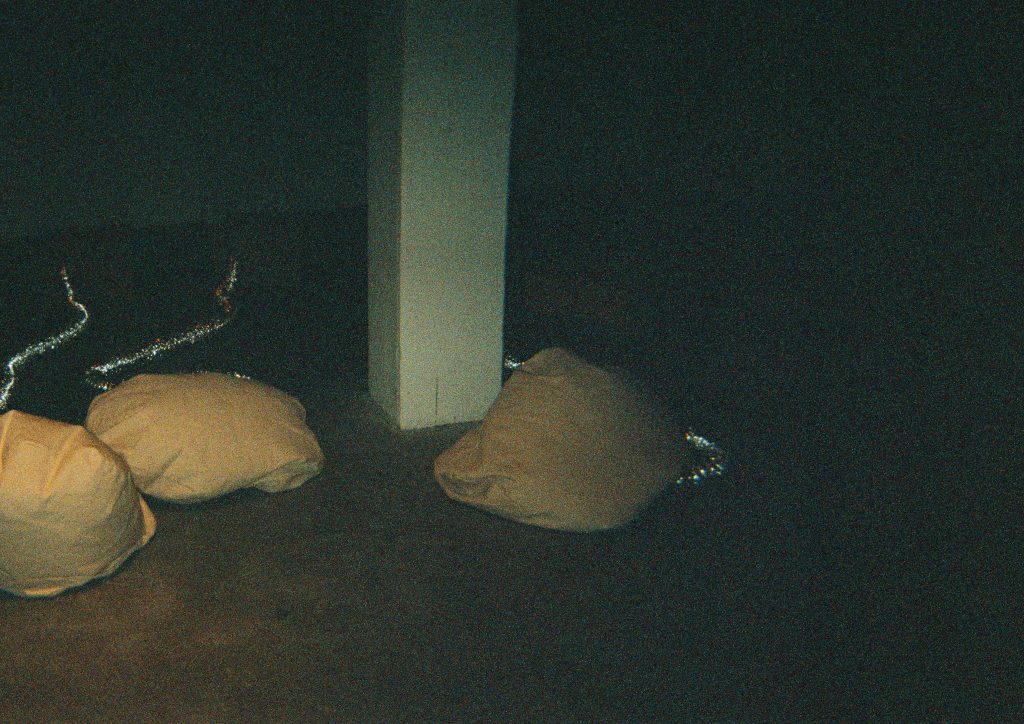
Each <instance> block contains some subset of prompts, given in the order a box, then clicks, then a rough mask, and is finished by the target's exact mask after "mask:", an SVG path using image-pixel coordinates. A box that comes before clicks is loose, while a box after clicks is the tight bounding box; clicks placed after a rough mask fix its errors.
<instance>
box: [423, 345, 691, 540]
mask: <svg viewBox="0 0 1024 724" xmlns="http://www.w3.org/2000/svg"><path fill="white" fill-rule="evenodd" d="M684 467H685V459H684V450H683V447H682V445H681V443H680V442H679V440H678V439H677V438H674V437H673V436H672V435H671V434H670V433H669V432H668V431H667V430H666V429H665V425H663V424H662V423H661V422H659V418H658V416H657V415H655V414H654V413H653V412H652V410H651V409H650V405H649V404H648V403H647V402H646V401H645V400H644V399H643V397H642V396H641V395H639V394H638V392H637V390H636V389H635V388H634V386H632V385H631V384H629V383H627V382H626V381H625V380H624V379H622V378H621V377H619V376H617V375H615V374H613V373H611V372H609V371H606V370H604V369H601V368H599V367H595V366H593V365H591V364H588V363H587V362H585V361H583V360H582V359H580V358H579V357H577V356H575V355H574V354H572V353H571V352H569V351H567V350H565V349H561V348H557V347H556V348H550V349H545V350H542V351H541V352H539V353H537V354H536V355H535V356H534V357H532V358H531V359H529V360H527V361H526V362H524V363H523V364H522V365H521V366H520V367H519V368H518V369H517V370H516V371H515V372H514V373H513V374H512V376H511V377H510V378H509V380H508V381H507V382H506V383H505V386H504V387H503V388H502V390H501V393H500V394H499V395H498V399H497V400H496V401H495V402H494V404H493V405H492V406H491V408H490V409H489V410H488V411H487V414H486V415H485V416H484V419H483V422H482V423H481V424H480V425H479V426H478V427H476V428H474V429H472V430H470V431H469V432H468V433H466V434H465V435H464V436H463V437H462V438H461V439H460V440H459V441H458V442H456V443H455V445H454V446H452V447H451V448H450V449H448V450H447V451H445V452H444V453H442V454H441V456H440V457H438V458H437V460H436V461H435V463H434V475H435V477H436V479H437V481H438V483H439V484H440V485H441V487H442V488H444V490H445V492H446V493H447V494H448V495H449V496H450V497H451V498H453V499H455V500H459V501H461V502H464V503H468V504H470V505H473V506H476V507H479V508H483V509H484V510H488V511H490V512H492V513H495V514H497V515H500V516H502V517H506V518H511V519H513V520H517V521H519V522H521V523H528V524H531V525H536V526H541V527H545V528H558V529H562V530H571V531H594V530H602V529H607V528H614V527H616V526H620V525H622V524H624V523H627V522H629V521H630V520H632V519H633V518H634V517H635V516H636V515H637V514H638V513H639V512H640V510H641V509H642V508H643V507H644V506H646V505H647V504H648V503H649V502H650V501H651V500H653V498H654V497H656V496H657V495H658V494H659V493H661V492H662V491H663V490H664V489H665V488H666V487H667V486H668V485H669V484H671V483H673V482H674V481H675V480H676V479H677V478H678V477H679V475H680V474H681V473H682V472H683V470H684Z"/></svg>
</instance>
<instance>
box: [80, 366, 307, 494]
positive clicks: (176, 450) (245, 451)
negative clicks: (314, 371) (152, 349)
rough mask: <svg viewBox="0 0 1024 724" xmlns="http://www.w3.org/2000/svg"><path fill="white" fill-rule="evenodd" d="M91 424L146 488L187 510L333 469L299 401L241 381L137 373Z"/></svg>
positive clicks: (97, 403) (92, 414)
mask: <svg viewBox="0 0 1024 724" xmlns="http://www.w3.org/2000/svg"><path fill="white" fill-rule="evenodd" d="M85 426H86V427H87V428H88V429H89V430H91V431H92V432H93V433H95V434H96V436H97V437H99V438H100V439H101V440H103V442H105V443H106V444H107V445H109V446H110V447H111V448H112V449H113V450H114V451H116V452H117V453H118V454H119V455H121V456H122V457H123V458H124V459H125V461H126V462H127V463H128V467H129V468H130V469H131V471H132V477H133V478H134V480H135V485H136V487H138V489H139V490H141V491H142V492H143V493H145V494H146V495H152V496H154V497H156V498H161V499H163V500H170V501H174V502H178V503H193V502H198V501H203V500H208V499H210V498H215V497H217V496H220V495H224V494H226V493H230V492H232V491H235V490H239V489H241V488H258V489H260V490H263V491H264V492H267V493H278V492H282V491H285V490H291V489H292V488H297V487H299V486H300V485H302V484H303V483H304V482H306V481H307V480H308V479H309V478H311V477H313V476H314V475H317V474H319V473H320V472H321V470H323V465H324V454H323V452H322V451H321V449H320V445H319V443H318V442H317V439H316V436H315V435H314V434H313V431H312V430H310V429H309V427H308V426H307V425H306V410H305V409H304V408H303V407H302V405H301V404H300V403H299V401H298V400H296V399H295V398H294V397H291V396H290V395H287V394H286V393H284V392H282V391H280V390H278V389H275V388H273V387H269V386H268V385H264V384H262V383H260V382H256V381H255V380H250V379H246V378H241V377H235V376H233V375H225V374H219V373H213V372H201V373H196V374H174V375H156V374H144V375H138V376H136V377H133V378H131V379H130V380H127V381H125V382H122V383H121V384H119V385H118V386H117V387H115V388H113V389H112V390H109V391H107V392H104V393H103V394H101V395H99V396H98V397H96V398H95V399H94V400H93V401H92V404H91V405H89V412H88V415H87V416H86V419H85Z"/></svg>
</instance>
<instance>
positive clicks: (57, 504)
mask: <svg viewBox="0 0 1024 724" xmlns="http://www.w3.org/2000/svg"><path fill="white" fill-rule="evenodd" d="M155 530H156V521H155V520H154V518H153V514H152V513H151V512H150V510H149V507H148V506H147V505H146V503H145V501H143V500H142V498H141V497H140V496H139V493H138V491H137V490H136V489H135V488H134V487H133V486H132V483H131V476H130V473H129V471H128V467H127V466H126V465H125V463H124V461H123V460H122V459H121V458H120V457H118V455H117V454H115V453H114V452H113V451H112V450H110V448H108V447H107V446H106V445H104V444H103V443H102V442H100V440H98V439H97V438H96V437H95V436H94V435H93V434H92V433H90V432H89V431H88V430H86V429H85V428H84V427H81V426H79V425H69V424H67V423H63V422H56V421H54V420H48V419H46V418H43V417H36V416H35V415H29V414H26V413H23V412H18V411H16V410H11V411H10V412H7V413H5V414H3V415H0V588H2V589H3V590H5V591H9V592H11V593H14V594H17V595H20V596H50V595H54V594H57V593H60V592H62V591H64V590H66V589H69V588H74V587H76V586H80V585H82V584H84V583H87V582H89V581H91V580H93V579H95V578H100V577H102V576H106V575H109V574H111V573H113V572H114V571H115V570H117V568H118V567H119V566H120V565H121V564H122V563H124V561H125V560H126V559H127V558H128V556H130V555H131V554H132V553H134V552H135V551H136V550H138V549H139V548H141V547H142V546H144V545H145V544H146V543H147V542H148V541H149V539H150V538H152V537H153V532H154V531H155Z"/></svg>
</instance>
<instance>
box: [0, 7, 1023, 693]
mask: <svg viewBox="0 0 1024 724" xmlns="http://www.w3.org/2000/svg"><path fill="white" fill-rule="evenodd" d="M363 5H364V4H363V3H351V4H346V3H320V4H312V5H309V4H300V3H281V2H278V3H261V4H252V3H233V2H225V3H158V2H139V3H130V2H123V1H117V2H83V3H75V4H70V3H47V2H32V3H28V2H20V3H19V2H15V3H11V2H5V3H0V33H2V42H0V62H2V65H0V98H2V106H0V128H2V129H3V132H4V133H3V141H2V143H0V236H2V239H3V252H4V257H3V266H2V273H3V279H4V280H5V281H4V283H3V285H2V286H0V315H2V317H3V320H4V322H3V323H4V328H3V329H4V332H3V334H2V335H0V352H2V354H3V355H4V356H7V355H9V354H12V353H14V352H16V351H18V350H20V349H22V348H23V347H24V346H26V345H27V344H28V343H30V342H32V341H35V340H37V339H38V338H39V337H40V336H41V335H42V334H45V333H47V332H48V331H49V330H55V329H57V328H59V327H60V326H61V324H64V323H66V322H67V321H69V319H70V318H71V317H69V315H68V313H67V310H66V308H64V307H62V306H61V304H60V301H59V300H60V295H61V293H62V289H61V286H60V282H59V279H58V277H57V276H56V270H57V268H59V266H60V264H62V263H67V264H69V267H70V269H71V271H72V272H73V275H74V276H73V281H74V282H75V284H76V288H77V289H78V290H79V296H80V298H81V299H82V301H84V302H86V303H87V304H88V306H89V308H90V310H92V311H93V313H94V324H93V326H92V328H91V329H90V330H89V332H88V333H87V334H86V335H83V338H82V339H80V340H77V341H76V342H75V343H72V344H70V345H68V346H67V347H66V348H65V349H63V350H61V351H60V352H54V353H51V354H50V355H47V356H46V357H44V358H42V359H40V360H38V361H37V362H36V363H34V364H33V365H32V366H31V367H30V368H26V371H25V372H24V373H23V375H22V378H21V381H20V383H19V386H18V388H16V393H15V396H14V398H13V399H12V406H15V407H18V408H19V409H23V410H26V411H29V412H37V413H39V414H47V415H50V416H53V417H58V418H61V419H67V420H69V421H74V422H78V421H80V420H81V417H82V416H83V415H84V410H85V407H86V406H87V404H88V401H89V399H90V398H91V396H92V394H93V393H92V392H91V391H90V390H89V389H88V388H86V387H84V386H83V385H82V384H81V382H80V373H79V371H80V370H82V369H84V368H85V366H87V365H88V364H89V363H91V362H95V361H99V360H100V359H106V358H109V357H110V356H113V355H116V354H123V353H125V352H130V351H133V350H134V349H136V348H138V346H140V345H141V344H143V343H145V342H146V341H147V340H150V339H152V337H153V336H154V335H156V334H164V335H166V334H167V333H168V331H169V330H170V331H172V332H173V331H176V330H178V329H181V328H183V327H187V326H188V325H189V324H192V323H194V322H195V321H197V320H199V319H203V318H215V317H216V316H217V313H218V308H217V306H216V304H215V303H214V301H213V297H212V290H213V288H214V287H215V286H216V284H217V282H218V280H219V277H220V275H221V274H222V273H223V269H224V267H225V264H226V259H227V257H228V256H229V255H230V254H235V255H236V256H237V257H238V258H239V259H240V261H241V269H240V274H241V279H240V284H239V291H238V294H237V295H236V298H237V302H238V306H239V317H238V319H237V320H236V321H235V322H233V323H232V325H231V326H230V327H228V328H225V330H223V331H222V332H221V333H218V334H217V335H216V336H215V337H211V338H210V339H209V340H207V341H206V342H204V343H201V344H199V345H196V346H194V347H191V348H189V349H186V350H183V351H181V352H179V353H177V354H174V355H168V356H167V357H166V358H164V359H163V360H160V361H159V362H157V363H154V364H153V365H150V366H149V367H148V369H161V370H175V369H195V368H223V369H235V370H238V371H242V372H245V373H249V374H252V375H253V376H257V377H259V378H260V379H264V380H266V381H268V382H271V383H273V384H277V385H279V386H281V387H283V388H285V389H288V390H290V391H294V392H296V393H302V391H303V390H306V389H309V388H310V386H311V384H312V381H314V380H316V379H318V378H322V377H323V376H341V377H343V378H345V379H352V380H353V383H354V384H357V383H358V381H359V380H360V379H361V375H363V374H364V373H365V364H366V360H365V278H364V277H363V275H364V273H365V184H364V176H365V149H364V141H365V122H366V119H365V107H366V100H365V71H366V53H365V33H366V26H367V23H366V17H365V12H366V11H365V8H364V7H363ZM519 20H520V25H519V55H518V68H517V75H518V80H517V87H516V99H515V110H514V116H513V139H512V141H513V142H512V159H511V173H510V189H509V234H508V246H507V254H508V276H507V325H508V330H507V343H508V345H509V347H510V349H513V350H514V351H516V352H523V353H528V352H529V351H531V350H533V349H535V348H537V347H539V346H541V345H543V344H550V343H562V344H568V345H570V346H573V347H575V348H577V349H578V350H579V351H580V352H581V353H584V354H586V355H590V356H592V357H594V358H596V359H599V360H600V361H606V360H607V361H614V362H616V363H622V364H626V365H627V366H630V367H631V368H633V369H634V370H635V371H636V372H637V373H638V374H640V375H641V376H643V377H644V378H645V379H646V381H647V382H648V383H649V384H650V385H651V386H652V389H653V390H654V391H655V392H656V393H657V395H658V396H659V398H660V399H662V400H663V401H665V402H666V404H668V405H669V406H671V407H673V408H674V409H676V410H677V412H678V414H679V417H680V419H681V420H682V421H686V422H692V423H693V424H695V425H696V426H697V427H698V429H700V430H702V431H704V432H705V433H707V434H708V435H709V436H710V437H712V438H714V439H715V440H716V441H718V442H719V443H720V444H721V445H722V446H723V447H725V448H726V449H728V450H729V451H730V452H731V453H732V454H733V457H734V459H735V460H736V461H737V462H736V464H737V465H739V466H741V467H743V468H744V469H745V470H747V471H748V472H749V473H750V474H752V475H754V477H755V478H756V479H757V480H760V481H761V484H763V485H764V486H765V489H766V490H767V491H770V494H771V495H773V496H776V497H777V498H779V499H782V500H785V501H786V502H787V504H788V507H787V506H783V508H785V509H788V510H793V511H796V512H795V513H793V520H794V522H793V525H794V526H800V525H803V526H804V528H803V530H802V532H801V535H804V536H807V537H808V538H810V539H815V540H817V544H818V545H820V546H821V547H822V548H823V549H826V550H828V551H831V554H832V555H834V557H835V560H836V561H837V567H838V568H840V569H841V568H843V567H844V566H847V567H848V568H849V573H850V575H849V576H848V577H847V578H846V579H845V580H844V583H843V586H844V587H845V589H846V590H849V591H851V596H854V595H866V596H867V598H868V599H870V600H871V601H873V603H871V604H866V610H867V611H870V612H871V613H870V615H868V620H870V621H873V622H874V623H875V624H876V626H875V628H874V629H872V630H873V632H874V633H873V634H872V635H873V636H875V638H870V637H869V638H870V640H871V641H876V642H877V641H882V640H884V639H886V638H887V637H892V636H894V635H897V634H899V635H905V636H906V637H909V638H910V639H915V637H920V640H921V646H922V647H923V648H924V649H926V650H927V651H928V656H927V659H928V661H931V662H932V665H933V666H934V667H938V669H940V670H941V671H942V673H944V674H948V675H949V676H950V677H952V678H955V677H956V676H957V674H958V672H959V673H962V672H963V671H965V670H968V669H970V670H971V671H981V670H986V671H987V672H988V673H987V674H986V676H987V677H988V678H987V680H986V681H987V683H986V682H983V681H980V680H977V681H976V680H975V679H971V678H970V677H969V676H968V677H967V679H968V683H972V682H973V683H974V684H977V689H976V691H982V690H984V691H987V692H988V694H987V696H990V697H998V687H997V688H995V689H993V686H994V683H993V682H996V681H999V680H1000V679H999V675H1000V672H1004V671H1005V667H1006V666H1007V664H1006V662H1005V659H999V657H997V656H995V655H994V654H993V653H992V651H993V650H994V648H995V644H996V642H997V641H998V640H1000V639H1001V638H1004V637H1005V634H1006V632H1007V630H1008V629H999V628H998V627H996V625H995V623H994V622H995V621H997V620H1004V619H1001V618H1000V617H1001V616H1004V615H1005V614H1006V612H1007V608H1006V606H1007V603H1006V602H1007V601H1008V600H1009V598H1008V593H1007V592H1008V591H1009V590H1010V585H1009V579H1008V578H1006V577H1005V576H1003V575H1002V574H1001V573H1000V572H999V571H1000V570H1001V567H1000V565H999V563H1000V562H1001V558H1000V557H1001V556H1008V555H1009V553H1008V551H1009V546H1010V542H1009V536H1008V533H1007V531H1008V530H1009V528H1010V522H1011V513H1010V512H1009V511H1011V510H1012V508H1011V507H1009V503H1008V500H1009V493H1008V492H1007V491H1009V490H1011V489H1012V488H1011V486H1012V485H1013V484H1014V481H1016V483H1019V480H1020V478H1019V473H1020V470H1019V467H1020V466H1019V462H1018V461H1019V460H1020V459H1021V457H1022V456H1021V455H1020V452H1019V440H1020V429H1021V428H1020V416H1019V415H1020V412H1019V411H1020V404H1021V399H1022V394H1021V391H1022V384H1021V376H1020V364H1019V357H1020V349H1021V344H1022V335H1021V331H1020V329H1021V325H1020V323H1019V322H1020V304H1019V302H1020V293H1019V283H1020V274H1021V271H1022V269H1021V266H1022V264H1021V258H1022V255H1021V253H1020V244H1021V239H1022V238H1024V233H1022V232H1024V228H1022V226H1024V222H1022V220H1024V198H1022V193H1021V188H1022V183H1024V178H1022V165H1021V162H1022V150H1021V149H1022V145H1021V144H1022V142H1024V128H1022V125H1024V120H1022V119H1024V103H1022V100H1024V99H1022V87H1024V83H1022V81H1021V79H1022V78H1024V66H1022V57H1024V51H1022V43H1024V40H1022V39H1024V33H1022V28H1024V25H1022V18H1021V13H1020V8H1019V5H1017V4H1014V3H1006V4H1005V5H1002V6H1001V5H999V4H991V5H984V6H982V5H980V4H974V3H953V2H949V3H946V2H936V3H927V4H902V3H882V4H877V5H876V4H862V3H844V2H829V3H781V2H780V3H772V2H739V3H675V2H673V3H655V2H649V3H622V2H586V3H583V2H540V1H536V0H523V1H522V2H521V3H520V7H519ZM766 494H767V493H766ZM801 521H803V522H802V523H801ZM982 584H985V585H982ZM986 586H989V588H986ZM982 589H984V590H986V591H994V593H984V594H982V593H980V591H981V590H982ZM883 601H884V602H885V603H884V604H883V603H880V602H883ZM936 621H942V622H944V623H943V624H942V625H941V626H939V627H938V629H937V630H939V631H940V633H939V634H938V635H937V637H936V638H929V637H926V636H925V634H924V633H923V632H924V631H926V630H927V631H933V629H934V628H935V622H936ZM893 627H895V629H894V628H893ZM894 630H896V631H897V633H894ZM965 638H966V640H968V641H969V642H970V643H969V644H968V645H967V647H966V650H965V649H961V648H959V642H961V641H962V640H963V639H965ZM915 640H916V639H915ZM926 641H927V643H926ZM954 641H956V642H958V643H957V644H956V647H957V648H956V654H955V656H954V655H953V653H952V652H953V647H954V643H953V642H954ZM965 654H969V655H965ZM972 664H977V665H978V666H977V667H976V668H971V665H972ZM926 668H927V667H926ZM932 673H933V674H934V671H932ZM993 692H995V693H993Z"/></svg>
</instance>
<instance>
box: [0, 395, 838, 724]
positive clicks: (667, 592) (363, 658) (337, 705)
mask: <svg viewBox="0 0 1024 724" xmlns="http://www.w3.org/2000/svg"><path fill="white" fill-rule="evenodd" d="M307 404H308V407H309V408H310V424H311V426H312V427H313V428H314V430H315V431H316V432H317V434H318V435H319V437H320V440H321V442H322V445H323V447H324V450H325V452H326V454H327V467H326V470H325V472H324V473H323V475H321V476H320V477H318V478H315V479H313V480H311V481H309V482H308V483H307V484H306V485H304V486H303V487H301V488H299V489H298V490H295V491H292V492H289V493H284V494H279V495H265V494H262V493H241V494H235V495H232V496H228V497H226V498H223V499H220V500H218V501H213V502H211V503H208V504H204V505H198V506H171V505H166V504H164V505H160V504H157V505H155V506H154V510H155V513H156V515H157V520H158V529H157V534H156V536H155V537H154V539H153V540H152V541H151V542H150V544H149V545H148V546H147V547H146V548H144V549H143V550H142V551H140V552H139V553H138V554H137V555H136V556H135V557H134V558H133V559H132V560H131V561H129V563H128V564H127V565H126V566H125V567H124V568H123V569H122V570H121V571H120V572H119V573H118V574H116V575H115V576H113V577H112V578H110V579H108V580H106V581H102V582H100V583H97V584H94V585H91V586H89V587H86V588H84V589H82V590H79V591H75V592H72V593H70V594H67V595H64V596H60V597H57V598H54V599H49V600H21V599H17V598H14V597H6V596H5V597H0V641H2V642H3V649H4V651H5V654H4V656H3V657H0V692H2V693H0V697H2V698H0V720H3V721H62V720H73V721H174V722H213V721H303V722H306V721H538V720H542V721H548V720H550V721H630V720H671V719H677V718H679V717H687V718H693V717H698V716H699V717H712V718H719V717H723V716H730V717H731V716H741V717H749V716H762V715H772V714H773V713H774V714H778V713H781V712H786V711H789V712H799V711H801V710H803V711H805V712H807V711H814V710H815V709H817V707H819V706H822V705H824V704H827V702H825V701H823V700H822V699H820V696H821V695H822V693H823V689H822V687H821V686H820V685H818V684H815V683H814V682H811V681H808V679H807V677H808V676H811V677H821V676H825V671H824V669H823V668H822V667H821V666H820V665H819V663H818V662H817V661H816V655H815V654H814V652H813V647H808V641H812V640H813V639H814V638H815V631H814V628H815V626H816V624H815V618H816V617H815V616H814V615H813V612H811V611H809V610H807V609H805V608H804V609H803V610H802V606H804V605H806V603H807V602H808V600H809V599H808V598H807V597H806V596H805V597H800V596H794V595H793V592H794V591H796V590H798V589H800V588H801V587H802V586H803V585H804V584H805V583H806V582H807V581H809V580H811V579H812V578H813V577H811V576H808V575H807V570H806V569H802V568H801V566H802V565H804V564H802V563H800V561H799V560H798V558H799V556H798V555H797V554H795V553H794V552H793V551H792V550H787V549H786V546H785V545H783V544H781V543H779V541H776V542H775V543H772V542H771V541H766V540H763V539H762V540H759V541H758V540H754V538H752V537H751V536H750V535H749V531H748V533H745V534H741V535H738V536H736V535H733V534H728V535H723V534H722V531H725V530H729V529H730V524H729V523H728V522H727V523H726V525H724V526H723V525H722V522H723V519H722V513H723V511H724V508H723V507H718V508H715V506H713V505H711V506H708V505H706V504H705V505H704V506H703V507H702V506H701V504H700V500H699V498H694V499H686V498H683V497H674V498H673V497H668V498H665V499H663V500H659V501H658V502H657V503H656V504H655V506H654V507H653V508H652V509H651V510H650V511H649V512H648V514H647V515H646V516H645V517H644V518H643V519H641V521H639V522H638V523H637V524H636V525H633V526H630V527H628V528H626V529H623V530H620V531H615V532H611V533H606V534H597V535H576V534H568V533H559V532H552V531H546V530H542V529H537V528H531V527H527V526H522V525H518V524H515V523H512V522H508V521H505V520H502V519H499V518H496V517H493V516H491V515H488V514H485V513H482V512H480V511H476V510H474V509H472V508H469V507H467V506H463V505H460V504H457V503H455V502H453V501H450V500H448V499H447V498H446V497H445V496H444V494H443V492H442V491H441V489H440V488H439V487H438V486H437V485H436V483H434V481H433V479H432V475H431V465H432V461H433V458H434V457H435V456H436V454H438V453H439V452H441V451H442V450H443V449H445V447H446V446H447V445H449V444H450V443H451V442H453V441H454V440H455V439H456V438H457V437H458V435H459V434H460V433H461V432H462V431H463V430H464V429H465V426H452V427H447V428H442V429H437V430H429V431H421V432H397V431H395V430H392V429H391V428H390V427H389V426H388V425H387V423H386V422H385V421H384V420H383V419H382V417H381V416H380V414H379V413H378V412H377V411H376V408H374V407H373V406H372V405H371V404H370V403H369V402H368V401H367V400H366V397H365V393H361V392H356V393H353V392H351V391H350V390H345V389H341V386H339V385H336V386H335V388H334V389H331V387H330V385H327V386H326V387H325V389H324V390H323V391H322V394H321V395H319V396H318V397H317V398H316V399H314V400H309V401H307ZM715 531H718V532H717V533H716V532H715ZM773 546H774V547H773ZM787 560H788V563H787V562H786V561H787ZM769 569H772V572H771V573H770V575H768V574H767V571H768V570H769ZM801 602H802V603H801ZM816 697H818V698H816ZM805 707H809V709H805Z"/></svg>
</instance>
